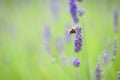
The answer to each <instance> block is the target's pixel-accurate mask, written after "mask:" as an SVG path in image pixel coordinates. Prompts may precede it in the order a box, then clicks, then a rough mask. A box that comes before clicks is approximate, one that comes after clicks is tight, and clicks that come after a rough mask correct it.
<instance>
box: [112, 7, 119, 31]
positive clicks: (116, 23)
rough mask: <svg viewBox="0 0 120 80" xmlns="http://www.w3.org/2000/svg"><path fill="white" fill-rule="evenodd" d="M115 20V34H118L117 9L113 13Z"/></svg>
mask: <svg viewBox="0 0 120 80" xmlns="http://www.w3.org/2000/svg"><path fill="white" fill-rule="evenodd" d="M113 20H114V32H118V10H117V9H115V10H114V12H113Z"/></svg>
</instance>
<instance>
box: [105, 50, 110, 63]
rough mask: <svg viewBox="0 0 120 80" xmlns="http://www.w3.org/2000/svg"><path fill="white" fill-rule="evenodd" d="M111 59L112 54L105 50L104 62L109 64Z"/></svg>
mask: <svg viewBox="0 0 120 80" xmlns="http://www.w3.org/2000/svg"><path fill="white" fill-rule="evenodd" d="M109 61H110V54H109V51H108V50H105V51H104V63H105V64H107V63H108V62H109Z"/></svg>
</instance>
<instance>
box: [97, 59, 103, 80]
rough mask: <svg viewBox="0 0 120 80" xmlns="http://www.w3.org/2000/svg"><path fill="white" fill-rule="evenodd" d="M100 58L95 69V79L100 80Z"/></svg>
mask: <svg viewBox="0 0 120 80" xmlns="http://www.w3.org/2000/svg"><path fill="white" fill-rule="evenodd" d="M101 62H102V61H101V57H99V60H98V63H97V66H96V69H95V79H96V80H101V79H102V63H101Z"/></svg>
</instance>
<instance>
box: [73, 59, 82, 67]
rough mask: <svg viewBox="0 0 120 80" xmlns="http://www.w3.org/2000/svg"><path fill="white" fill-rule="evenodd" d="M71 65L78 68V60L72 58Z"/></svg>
mask: <svg viewBox="0 0 120 80" xmlns="http://www.w3.org/2000/svg"><path fill="white" fill-rule="evenodd" d="M72 63H73V65H74V66H75V67H79V66H80V61H79V59H78V58H73V60H72Z"/></svg>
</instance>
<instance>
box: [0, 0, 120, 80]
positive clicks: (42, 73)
mask: <svg viewBox="0 0 120 80" xmlns="http://www.w3.org/2000/svg"><path fill="white" fill-rule="evenodd" d="M119 3H120V1H119V0H84V1H83V2H81V3H78V8H79V9H81V8H84V9H85V11H86V12H85V14H84V15H83V16H82V17H79V18H80V22H79V24H78V25H81V26H83V22H84V27H83V41H84V43H83V46H82V51H81V52H79V53H75V52H74V48H73V47H74V36H73V37H72V39H71V41H70V43H66V41H65V28H66V27H65V25H66V24H73V21H72V18H71V15H70V13H69V10H68V0H0V80H56V79H57V80H77V78H78V77H80V79H79V80H94V79H95V68H96V64H97V62H98V56H99V55H101V54H102V55H103V51H104V50H105V47H106V43H107V41H108V40H110V55H111V57H112V56H113V42H114V38H116V39H117V40H118V44H120V33H119V32H118V33H114V24H113V11H114V9H117V10H118V15H119V13H120V11H119V10H120V5H119ZM54 4H57V5H54ZM53 8H54V9H53ZM54 10H55V12H54ZM118 17H119V16H118ZM118 19H119V18H118ZM118 23H119V20H118ZM45 25H48V26H49V27H50V31H51V40H49V41H50V49H51V51H52V53H53V55H52V57H51V56H50V54H49V53H48V52H47V50H46V49H45V45H44V41H45V40H44V38H43V37H44V34H43V33H44V30H43V29H44V27H45ZM118 27H119V28H118V29H119V31H120V25H119V24H118ZM57 38H61V39H62V40H63V44H64V55H65V59H62V60H64V61H63V62H65V63H62V62H61V59H60V58H61V57H60V56H61V54H60V53H59V52H58V51H57V49H56V39H57ZM117 53H118V55H117V56H116V60H115V61H114V62H112V61H110V63H109V64H107V65H104V67H103V77H102V79H103V80H117V72H118V71H120V58H119V57H120V54H119V53H120V45H118V52H117ZM73 57H79V59H80V67H79V68H75V67H74V66H73V65H72V58H73ZM76 70H77V72H79V75H77V73H76Z"/></svg>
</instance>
